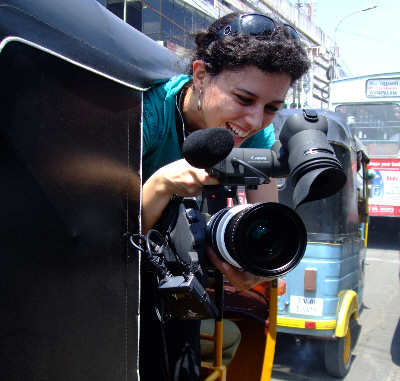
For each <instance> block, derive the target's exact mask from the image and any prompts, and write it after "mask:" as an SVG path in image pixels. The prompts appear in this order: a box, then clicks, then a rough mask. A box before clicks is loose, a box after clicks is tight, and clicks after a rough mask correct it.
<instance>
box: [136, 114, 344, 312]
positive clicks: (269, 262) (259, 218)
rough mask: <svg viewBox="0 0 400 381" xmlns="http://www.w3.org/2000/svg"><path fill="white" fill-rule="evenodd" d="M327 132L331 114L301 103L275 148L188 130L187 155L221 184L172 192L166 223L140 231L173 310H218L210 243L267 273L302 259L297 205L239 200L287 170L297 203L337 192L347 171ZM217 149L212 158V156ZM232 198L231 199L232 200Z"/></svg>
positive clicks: (239, 263) (225, 256)
mask: <svg viewBox="0 0 400 381" xmlns="http://www.w3.org/2000/svg"><path fill="white" fill-rule="evenodd" d="M213 130H214V131H217V130H220V131H217V132H213ZM222 131H223V132H222ZM327 132H328V121H327V119H326V117H324V116H321V115H318V114H317V113H316V112H315V111H314V110H303V114H296V115H293V116H291V117H289V118H288V119H287V120H286V122H285V124H284V126H283V128H282V130H281V133H280V136H279V141H277V142H276V143H275V144H274V145H273V146H272V147H271V149H253V148H232V147H233V138H232V136H231V134H230V133H229V132H228V131H226V130H225V129H219V128H215V129H214V128H212V129H208V130H201V131H196V132H194V133H192V134H191V135H189V137H188V138H187V139H186V141H187V142H188V143H186V141H185V143H184V147H183V156H184V158H185V159H186V160H187V161H188V162H189V164H192V163H193V164H192V165H193V166H196V167H199V168H200V167H204V166H202V165H201V164H199V160H198V159H199V158H201V157H204V156H206V157H207V160H208V162H207V163H206V166H207V168H205V169H206V170H207V172H208V173H209V174H210V175H211V176H215V177H217V178H218V181H219V183H220V185H218V186H205V187H204V189H203V194H202V196H201V198H198V199H194V198H181V197H173V199H172V200H171V202H170V204H169V205H168V207H167V209H166V210H165V212H164V216H163V219H162V229H160V230H152V231H150V232H149V233H148V235H147V236H146V237H143V236H142V238H141V239H142V240H143V241H146V248H147V250H143V248H142V249H141V250H142V251H145V252H146V253H147V255H148V257H149V263H151V268H152V271H155V272H156V273H157V274H158V278H159V284H158V291H159V292H160V295H161V296H162V298H163V300H164V301H165V303H166V304H167V305H168V306H169V308H170V309H171V311H172V312H173V313H174V314H175V315H176V316H178V317H179V318H180V319H183V320H191V319H206V318H215V317H216V316H217V315H218V309H217V308H216V306H215V304H214V302H213V301H212V300H211V299H210V298H209V296H208V293H207V292H206V290H205V285H204V284H202V282H201V280H202V279H203V278H204V277H203V275H204V273H205V272H206V271H208V270H211V269H212V266H211V264H210V263H209V262H207V261H206V259H205V245H209V246H211V247H212V248H213V250H214V251H215V253H216V254H217V255H218V256H219V258H220V259H222V260H224V261H226V262H228V263H229V264H231V265H232V266H235V267H238V268H242V269H243V270H245V271H248V272H249V273H252V274H255V275H259V276H262V277H265V278H271V279H274V278H278V277H280V276H283V275H285V274H286V273H288V272H289V271H291V270H293V269H294V268H295V267H296V266H297V265H298V263H299V262H300V260H301V259H302V257H303V255H304V252H305V249H306V244H307V232H306V229H305V226H304V223H303V221H302V220H301V218H300V217H299V215H298V214H297V213H296V212H295V210H293V209H291V208H289V207H287V206H285V205H283V204H279V203H273V202H263V203H257V204H240V203H239V199H238V192H237V190H238V187H247V188H250V189H256V188H257V187H258V186H259V185H261V184H266V183H269V182H270V181H271V180H270V177H275V178H282V177H289V176H290V177H291V181H292V184H293V187H294V193H293V201H294V206H295V209H296V208H297V207H298V206H299V205H301V204H303V203H305V202H309V201H313V200H319V199H323V198H326V197H329V196H331V195H333V194H335V193H336V192H338V191H339V190H340V189H342V187H343V186H344V184H345V183H346V180H347V177H346V175H345V173H344V172H343V171H342V168H341V164H340V162H339V160H338V159H337V158H336V156H335V152H334V150H333V148H332V146H331V145H330V144H329V142H328V140H327ZM214 133H218V134H226V135H223V139H222V140H221V136H222V135H219V136H218V137H217V139H216V138H215V136H214V137H213V136H212V134H214ZM196 134H197V135H196ZM204 134H207V135H204ZM228 135H229V136H228ZM229 139H231V140H232V142H231V143H229V144H231V145H229V147H228V148H227V149H226V151H227V152H224V153H223V152H218V150H216V149H215V144H216V141H217V140H219V141H225V142H226V141H229ZM209 141H211V142H212V143H209V144H211V145H210V146H209V145H208V143H207V142H209ZM185 144H187V145H186V146H185ZM188 147H189V148H188ZM212 155H214V156H215V159H216V160H215V163H212V162H210V156H212ZM221 155H222V156H224V159H222V160H220V159H221ZM211 161H212V158H211ZM200 162H201V159H200ZM228 200H230V201H233V206H231V207H228V206H227V205H228ZM131 242H132V243H134V239H133V237H132V238H131ZM135 246H136V247H138V245H137V244H136V245H135Z"/></svg>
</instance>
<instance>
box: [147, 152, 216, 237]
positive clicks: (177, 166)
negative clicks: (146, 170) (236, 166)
mask: <svg viewBox="0 0 400 381" xmlns="http://www.w3.org/2000/svg"><path fill="white" fill-rule="evenodd" d="M218 184H219V183H218V180H217V179H216V178H214V177H211V176H209V175H208V173H207V172H206V171H205V170H204V169H198V168H195V167H192V166H191V165H190V164H189V163H188V162H187V161H186V160H184V159H181V160H178V161H174V162H173V163H171V164H168V165H166V166H164V167H162V168H160V169H159V170H157V171H156V172H155V173H154V174H153V175H152V176H151V177H150V178H149V179H148V180H147V181H146V183H145V184H144V185H143V197H142V200H143V205H142V233H143V234H146V233H147V231H149V230H150V229H151V228H152V227H153V226H154V224H155V223H156V222H157V220H158V219H159V218H160V217H161V215H162V213H163V211H164V209H165V207H166V206H167V205H168V203H169V201H170V199H171V197H172V196H173V195H174V194H176V195H178V196H181V197H195V196H199V195H201V193H202V190H203V186H204V185H218Z"/></svg>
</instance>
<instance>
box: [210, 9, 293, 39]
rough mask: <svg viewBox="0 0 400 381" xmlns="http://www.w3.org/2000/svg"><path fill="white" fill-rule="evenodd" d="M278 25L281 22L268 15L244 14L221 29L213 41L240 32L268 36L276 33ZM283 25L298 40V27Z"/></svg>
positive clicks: (255, 35) (254, 35)
mask: <svg viewBox="0 0 400 381" xmlns="http://www.w3.org/2000/svg"><path fill="white" fill-rule="evenodd" d="M278 26H279V24H277V23H276V22H275V21H274V20H273V19H271V18H270V17H268V16H265V15H261V14H257V13H250V14H244V15H241V16H239V17H238V18H236V19H235V20H233V21H232V22H231V23H230V24H228V25H227V26H225V27H224V28H222V29H221V30H219V31H218V32H217V34H216V37H215V39H214V40H213V41H215V40H218V39H219V38H224V37H226V36H236V35H238V34H249V35H250V36H253V37H268V36H271V35H272V34H273V33H274V31H275V29H276V27H278ZM281 26H282V27H283V28H284V29H285V30H286V31H287V33H288V34H289V36H291V37H293V38H294V39H296V40H298V39H299V35H298V34H297V32H296V29H294V28H293V27H292V26H290V25H288V24H282V25H281ZM210 42H211V41H210Z"/></svg>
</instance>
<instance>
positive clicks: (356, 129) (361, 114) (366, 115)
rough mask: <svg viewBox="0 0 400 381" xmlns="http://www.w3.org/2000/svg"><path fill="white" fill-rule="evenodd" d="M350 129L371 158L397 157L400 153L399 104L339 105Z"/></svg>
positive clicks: (338, 111)
mask: <svg viewBox="0 0 400 381" xmlns="http://www.w3.org/2000/svg"><path fill="white" fill-rule="evenodd" d="M335 112H337V113H338V114H340V115H342V116H343V117H344V118H345V120H346V122H347V124H348V125H349V127H350V128H351V129H352V131H353V133H354V135H356V136H357V137H358V138H359V139H360V140H361V141H362V142H363V143H364V144H365V145H366V146H367V148H368V152H369V154H370V155H371V156H385V157H386V156H390V157H395V156H398V155H399V153H400V106H399V104H397V103H384V104H383V103H375V104H371V103H365V104H360V103H358V104H349V103H347V104H345V105H338V106H336V108H335Z"/></svg>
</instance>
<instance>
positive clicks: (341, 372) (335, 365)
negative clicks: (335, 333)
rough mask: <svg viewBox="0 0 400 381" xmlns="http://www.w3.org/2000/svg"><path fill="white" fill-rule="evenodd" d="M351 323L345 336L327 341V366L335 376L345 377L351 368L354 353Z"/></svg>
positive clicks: (329, 371)
mask: <svg viewBox="0 0 400 381" xmlns="http://www.w3.org/2000/svg"><path fill="white" fill-rule="evenodd" d="M350 322H351V320H350ZM351 325H352V324H349V328H348V329H347V333H346V335H345V336H344V337H338V338H337V339H336V340H327V341H326V342H325V366H326V370H327V371H328V373H329V374H330V375H331V376H333V377H344V376H345V375H346V374H347V373H348V372H349V370H350V364H351V354H352V342H351Z"/></svg>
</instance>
